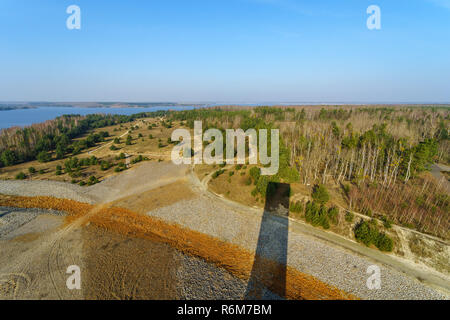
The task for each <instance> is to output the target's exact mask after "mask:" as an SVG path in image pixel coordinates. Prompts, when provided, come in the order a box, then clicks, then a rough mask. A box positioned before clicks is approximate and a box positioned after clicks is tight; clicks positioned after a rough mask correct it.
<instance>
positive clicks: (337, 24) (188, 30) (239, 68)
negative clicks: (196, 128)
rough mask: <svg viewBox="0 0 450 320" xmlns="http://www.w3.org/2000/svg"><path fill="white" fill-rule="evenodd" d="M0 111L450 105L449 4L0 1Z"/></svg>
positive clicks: (417, 0) (393, 0)
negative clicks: (71, 22) (34, 106)
mask: <svg viewBox="0 0 450 320" xmlns="http://www.w3.org/2000/svg"><path fill="white" fill-rule="evenodd" d="M70 5H77V6H79V7H80V9H81V28H80V29H79V30H69V29H68V28H67V26H66V20H67V18H68V17H69V16H70V14H67V13H66V9H67V7H68V6H70ZM369 5H377V6H379V7H380V10H381V29H380V30H369V29H368V28H367V24H366V21H367V19H368V17H369V14H367V12H366V11H367V8H368V6H369ZM0 101H124V102H149V101H170V102H233V103H239V102H240V103H261V102H285V103H289V102H316V103H321V102H324V103H326V102H341V103H358V102H365V103H383V102H385V103H445V102H450V0H371V1H366V0H340V1H336V0H315V1H312V0H311V1H300V0H298V1H296V0H141V1H139V0H128V1H125V0H123V1H119V0H70V1H66V0H39V1H36V0H0Z"/></svg>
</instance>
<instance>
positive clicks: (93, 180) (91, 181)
mask: <svg viewBox="0 0 450 320" xmlns="http://www.w3.org/2000/svg"><path fill="white" fill-rule="evenodd" d="M96 183H98V179H97V178H96V177H95V176H90V177H89V181H88V185H89V186H92V185H94V184H96Z"/></svg>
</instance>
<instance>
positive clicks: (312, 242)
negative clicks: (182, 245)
mask: <svg viewBox="0 0 450 320" xmlns="http://www.w3.org/2000/svg"><path fill="white" fill-rule="evenodd" d="M148 214H149V215H151V216H154V217H158V218H162V219H164V220H165V221H169V222H173V223H178V224H180V225H182V226H185V227H188V228H190V229H192V230H196V231H199V232H202V233H207V234H210V235H212V236H214V237H217V238H220V239H222V240H225V241H229V242H231V243H234V244H237V245H239V246H242V247H244V248H246V249H248V250H250V251H253V252H254V251H256V250H258V252H260V253H262V255H264V256H266V257H270V258H275V259H278V260H281V259H282V257H283V256H286V255H287V263H288V265H290V266H293V267H295V268H296V269H298V270H299V271H302V272H305V273H307V274H311V275H313V276H315V277H317V278H318V279H320V280H322V281H324V282H326V283H329V284H332V285H334V286H336V287H338V288H340V289H343V290H345V291H347V292H350V293H353V294H354V295H356V296H358V297H360V298H363V299H448V297H447V296H445V295H444V294H441V293H440V292H438V291H435V290H433V289H431V288H429V287H427V286H425V285H423V284H422V283H420V282H419V281H418V280H416V279H413V278H410V277H408V276H405V275H403V274H401V273H399V272H397V271H394V270H391V269H388V268H386V267H384V266H382V265H380V269H381V289H379V290H369V289H368V288H367V285H366V281H367V278H368V277H369V276H370V274H367V273H366V271H367V268H368V266H370V265H373V264H374V263H373V262H371V261H369V260H368V259H366V258H364V257H362V256H359V255H357V254H355V253H353V252H351V251H349V250H344V249H342V248H338V247H334V246H332V245H330V244H329V243H327V242H325V241H321V240H319V239H317V238H313V237H310V236H308V235H304V234H300V233H294V232H289V233H288V232H287V224H288V223H286V222H284V221H283V220H282V219H278V218H274V219H266V220H265V221H264V225H263V226H261V221H262V219H261V216H259V217H257V216H255V215H253V214H248V213H245V212H237V211H235V210H233V209H232V208H229V207H227V206H224V205H223V204H221V203H219V202H213V201H211V200H210V199H209V198H207V197H204V196H199V197H198V198H196V199H192V200H186V201H180V202H178V203H175V204H173V205H171V206H168V207H164V208H160V209H157V210H154V211H151V212H149V213H148ZM260 230H262V233H261V234H260ZM258 237H263V238H264V239H265V241H262V242H261V241H260V242H258ZM285 238H287V243H288V245H287V252H284V253H283V252H280V250H282V249H283V247H282V245H277V244H278V243H279V244H282V243H283V242H284V241H285V240H286V239H285ZM257 243H258V245H259V247H258V248H257ZM261 243H263V244H262V245H261ZM264 243H266V244H267V246H265V245H264Z"/></svg>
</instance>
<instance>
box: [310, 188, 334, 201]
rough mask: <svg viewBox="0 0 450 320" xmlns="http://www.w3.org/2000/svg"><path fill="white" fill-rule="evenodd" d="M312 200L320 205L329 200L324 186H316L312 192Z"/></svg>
mask: <svg viewBox="0 0 450 320" xmlns="http://www.w3.org/2000/svg"><path fill="white" fill-rule="evenodd" d="M312 198H313V200H314V201H317V202H318V203H320V204H322V205H323V204H325V203H327V202H328V200H330V195H329V194H328V191H327V189H326V188H325V186H324V185H321V184H319V185H316V186H315V187H314V189H313V192H312Z"/></svg>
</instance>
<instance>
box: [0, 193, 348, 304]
mask: <svg viewBox="0 0 450 320" xmlns="http://www.w3.org/2000/svg"><path fill="white" fill-rule="evenodd" d="M0 206H7V207H20V208H41V209H53V210H58V211H65V212H66V213H68V216H67V223H68V224H70V223H73V222H75V221H77V220H78V221H80V220H82V222H83V223H84V224H87V223H89V224H90V225H94V226H97V227H100V228H104V229H107V230H110V231H114V232H116V233H119V234H122V235H125V236H130V237H137V238H142V239H147V240H150V241H156V242H161V243H166V244H169V245H170V246H172V247H174V248H175V249H177V250H179V251H181V252H183V253H186V254H189V255H193V256H196V257H200V258H202V259H204V260H205V261H207V262H209V263H213V264H214V265H216V266H218V267H221V268H224V269H226V270H227V271H229V272H230V273H232V274H233V275H234V276H236V277H239V278H241V279H244V280H248V279H249V278H250V275H251V271H252V266H253V263H254V260H255V256H254V254H252V253H251V252H249V251H247V250H244V249H243V248H241V247H238V246H236V245H233V244H230V243H227V242H224V241H221V240H219V239H216V238H213V237H211V236H209V235H206V234H203V233H199V232H196V231H193V230H190V229H187V228H183V227H181V226H179V225H174V224H168V223H166V222H164V221H161V220H158V219H155V218H152V217H149V216H146V215H142V214H138V213H135V212H132V211H130V210H127V209H123V208H118V207H106V206H100V207H99V206H94V205H90V204H86V203H80V202H77V201H73V200H66V199H57V198H52V197H20V196H4V195H0ZM93 213H94V214H93ZM82 217H83V219H79V218H82ZM258 259H259V260H264V258H261V257H258ZM259 263H261V261H260V262H259ZM263 263H264V264H266V265H273V266H274V267H273V268H271V269H272V270H276V269H279V270H280V269H283V268H284V267H283V266H277V265H278V263H276V262H273V261H269V260H267V261H265V260H264V261H263ZM284 269H285V272H282V273H280V275H279V276H283V277H285V279H279V280H281V281H277V275H272V277H268V276H262V277H258V280H259V281H260V282H262V284H264V285H265V286H266V287H268V288H269V289H270V290H271V291H273V292H275V293H277V294H279V295H281V296H285V297H286V298H288V299H356V297H354V296H353V295H351V294H348V293H345V292H343V291H341V290H339V289H337V288H335V287H332V286H329V285H327V284H326V283H324V282H322V281H320V280H318V279H316V278H314V277H313V276H310V275H307V274H304V273H302V272H299V271H298V270H296V269H294V268H291V267H287V268H284ZM282 280H285V283H286V287H285V288H284V286H283V288H280V286H279V285H277V284H278V283H283V281H282ZM280 291H285V292H280Z"/></svg>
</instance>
